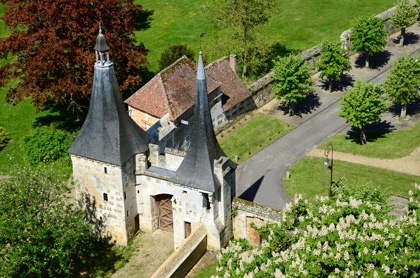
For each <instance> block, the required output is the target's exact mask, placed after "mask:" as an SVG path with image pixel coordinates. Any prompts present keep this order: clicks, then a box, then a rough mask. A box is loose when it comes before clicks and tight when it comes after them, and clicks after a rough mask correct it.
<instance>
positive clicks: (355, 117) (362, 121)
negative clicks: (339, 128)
mask: <svg viewBox="0 0 420 278" xmlns="http://www.w3.org/2000/svg"><path fill="white" fill-rule="evenodd" d="M381 95H382V90H381V88H380V86H376V85H375V84H374V83H373V82H371V83H366V80H364V79H362V80H357V81H356V82H355V83H354V89H351V90H349V91H348V92H344V93H343V100H342V101H340V102H339V105H341V112H339V113H338V115H339V116H340V117H343V118H344V119H345V120H346V122H348V123H350V125H351V126H353V127H358V128H359V129H360V143H361V144H362V145H364V144H366V134H365V129H366V126H367V125H368V124H371V123H374V122H376V121H378V120H380V118H381V114H382V112H383V111H384V110H385V109H386V107H387V104H386V103H385V99H384V98H383V97H382V96H381Z"/></svg>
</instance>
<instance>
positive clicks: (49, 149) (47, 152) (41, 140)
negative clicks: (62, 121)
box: [24, 126, 73, 164]
mask: <svg viewBox="0 0 420 278" xmlns="http://www.w3.org/2000/svg"><path fill="white" fill-rule="evenodd" d="M24 141H25V149H24V152H25V155H26V157H27V159H28V161H29V162H30V163H32V164H37V163H40V162H51V161H54V160H57V159H59V158H60V157H63V156H65V155H66V151H67V149H68V148H69V147H70V145H71V143H72V142H73V134H72V133H68V132H66V131H63V130H60V129H55V128H53V127H48V126H40V127H37V128H35V129H34V131H33V133H32V134H31V135H30V136H27V137H25V139H24Z"/></svg>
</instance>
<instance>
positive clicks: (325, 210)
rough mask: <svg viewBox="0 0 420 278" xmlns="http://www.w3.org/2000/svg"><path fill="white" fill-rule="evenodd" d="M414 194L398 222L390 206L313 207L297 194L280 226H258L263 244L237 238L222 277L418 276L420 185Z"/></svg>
mask: <svg viewBox="0 0 420 278" xmlns="http://www.w3.org/2000/svg"><path fill="white" fill-rule="evenodd" d="M409 194H410V200H409V204H408V207H407V209H406V211H405V213H404V215H403V216H401V218H400V219H399V220H398V221H397V219H396V218H395V217H393V216H390V215H389V212H390V210H391V209H392V206H390V205H389V204H388V203H387V202H378V201H375V200H373V199H372V200H370V199H369V198H368V200H364V201H362V200H357V199H355V198H354V197H353V196H347V197H345V196H343V195H342V194H337V195H336V197H333V198H328V197H320V198H317V199H316V201H315V202H314V203H309V202H308V201H307V200H302V197H301V196H298V197H297V198H296V200H295V201H294V203H290V204H289V205H287V206H286V208H285V209H284V210H283V211H282V218H281V220H280V221H279V222H278V223H273V224H267V225H265V226H263V227H261V228H256V229H257V231H258V232H259V233H260V234H261V238H262V244H261V246H258V247H251V246H250V245H249V244H248V242H247V241H246V240H237V241H233V242H232V243H231V244H230V245H229V246H228V247H227V248H226V249H223V250H222V252H221V254H220V255H219V257H218V268H217V271H218V276H219V277H418V274H417V273H419V271H420V229H419V227H418V226H419V224H420V218H419V216H418V214H419V212H420V203H419V199H420V186H419V185H416V188H415V192H414V193H413V192H412V191H410V192H409ZM368 195H369V194H367V195H366V196H368Z"/></svg>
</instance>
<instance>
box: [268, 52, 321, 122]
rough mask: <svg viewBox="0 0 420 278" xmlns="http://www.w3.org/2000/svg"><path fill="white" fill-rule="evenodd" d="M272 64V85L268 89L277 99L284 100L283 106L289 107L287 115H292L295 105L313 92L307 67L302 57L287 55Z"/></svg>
mask: <svg viewBox="0 0 420 278" xmlns="http://www.w3.org/2000/svg"><path fill="white" fill-rule="evenodd" d="M273 62H274V68H273V74H272V75H271V79H273V81H274V84H270V88H272V89H273V91H274V96H275V97H276V98H277V99H281V98H283V97H285V98H286V102H285V105H286V107H289V114H290V115H291V116H293V115H294V107H295V105H296V104H297V103H298V102H300V101H302V100H303V99H305V98H306V96H307V93H308V92H313V89H312V88H311V87H310V86H311V85H313V84H314V82H313V81H312V78H311V75H310V73H309V65H308V64H306V63H305V59H304V58H303V56H295V55H289V56H287V57H282V58H278V59H277V60H275V61H273Z"/></svg>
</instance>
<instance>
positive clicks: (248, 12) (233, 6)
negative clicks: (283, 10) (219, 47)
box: [205, 0, 276, 77]
mask: <svg viewBox="0 0 420 278" xmlns="http://www.w3.org/2000/svg"><path fill="white" fill-rule="evenodd" d="M275 7H276V1H270V0H262V1H257V0H211V1H208V2H207V4H206V5H205V10H206V13H207V16H208V17H209V19H210V21H211V22H212V24H213V25H214V26H215V27H216V28H219V29H222V30H227V31H228V32H229V31H231V32H230V34H231V38H230V41H227V42H226V43H228V44H229V43H232V42H231V41H239V42H240V43H241V46H242V47H241V48H242V51H241V55H240V56H241V60H242V62H243V70H242V77H245V76H246V75H247V69H248V61H249V57H248V56H249V46H250V44H252V41H253V40H255V30H256V29H258V28H257V27H260V26H262V25H264V24H265V23H266V22H267V21H268V19H269V18H270V16H271V15H272V14H273V12H274V11H275Z"/></svg>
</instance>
